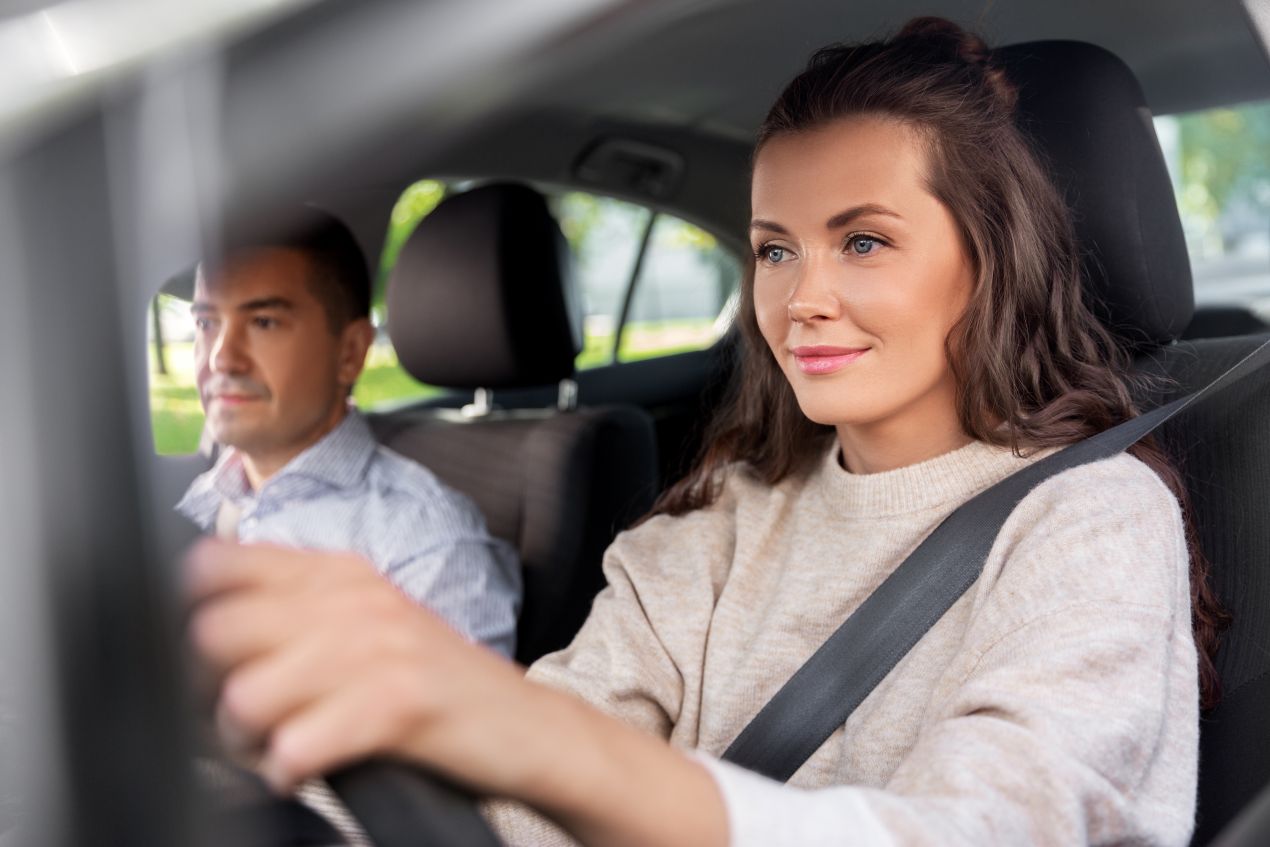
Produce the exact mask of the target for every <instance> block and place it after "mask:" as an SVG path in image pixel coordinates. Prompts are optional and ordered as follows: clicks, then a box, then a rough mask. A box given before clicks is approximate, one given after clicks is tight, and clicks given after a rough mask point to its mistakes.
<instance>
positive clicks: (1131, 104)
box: [994, 41, 1195, 348]
mask: <svg viewBox="0 0 1270 847" xmlns="http://www.w3.org/2000/svg"><path fill="white" fill-rule="evenodd" d="M994 55H995V57H996V58H997V60H998V61H999V62H1000V63H1001V64H1002V66H1003V67H1004V68H1005V72H1006V75H1007V76H1008V77H1009V78H1010V80H1011V81H1012V82H1014V84H1015V85H1016V86H1017V87H1018V89H1019V109H1018V120H1019V125H1020V126H1021V127H1022V129H1023V130H1024V132H1025V133H1026V134H1027V135H1028V136H1029V137H1030V138H1031V139H1032V141H1033V142H1034V144H1035V146H1036V147H1037V148H1038V149H1039V151H1040V152H1041V154H1042V155H1043V156H1044V157H1045V158H1046V159H1047V160H1048V163H1049V165H1050V170H1051V174H1052V176H1053V178H1054V181H1055V183H1056V184H1057V185H1058V187H1059V189H1060V190H1062V191H1063V192H1064V194H1065V196H1066V198H1067V202H1068V204H1069V205H1070V207H1071V208H1072V210H1073V212H1074V213H1075V220H1076V235H1077V241H1078V243H1077V246H1078V247H1079V248H1080V249H1081V250H1082V251H1084V254H1085V255H1084V264H1085V272H1086V275H1087V279H1088V282H1089V285H1090V286H1091V288H1090V291H1091V293H1092V295H1093V298H1092V299H1093V305H1094V307H1095V309H1096V311H1097V312H1098V315H1099V317H1101V318H1102V319H1103V320H1104V321H1105V322H1106V323H1107V324H1108V325H1109V326H1111V327H1112V329H1113V330H1115V331H1116V333H1117V334H1118V335H1119V336H1121V337H1122V338H1123V339H1124V340H1125V341H1127V342H1128V343H1129V344H1131V345H1132V346H1134V347H1136V348H1142V347H1150V346H1153V345H1156V344H1163V343H1167V342H1169V341H1172V340H1174V339H1176V338H1178V337H1179V336H1180V335H1181V334H1182V331H1183V330H1184V329H1186V326H1187V324H1188V323H1190V320H1191V314H1192V312H1194V310H1195V295H1194V288H1193V286H1192V282H1191V266H1190V262H1189V260H1188V258H1187V253H1186V241H1185V238H1184V237H1183V235H1182V222H1181V220H1180V219H1179V217H1178V212H1177V203H1176V201H1175V200H1174V196H1173V186H1172V183H1171V182H1170V180H1169V174H1168V170H1167V168H1166V167H1165V164H1164V156H1163V154H1162V153H1161V151H1160V144H1159V141H1158V140H1157V139H1156V136H1155V127H1154V125H1153V124H1152V122H1151V113H1150V111H1149V110H1148V108H1147V106H1146V100H1145V98H1144V97H1143V95H1142V88H1141V86H1139V85H1138V81H1137V79H1136V78H1135V77H1134V75H1133V71H1131V70H1129V68H1128V66H1126V65H1125V64H1124V62H1122V61H1120V60H1119V59H1118V58H1116V57H1115V56H1114V55H1112V54H1111V53H1109V52H1107V51H1106V50H1104V49H1102V48H1101V47H1095V46H1094V45H1092V44H1082V43H1080V42H1075V41H1036V42H1030V43H1026V44H1015V45H1012V46H1010V47H1003V48H1000V49H998V50H996V51H995V53H994Z"/></svg>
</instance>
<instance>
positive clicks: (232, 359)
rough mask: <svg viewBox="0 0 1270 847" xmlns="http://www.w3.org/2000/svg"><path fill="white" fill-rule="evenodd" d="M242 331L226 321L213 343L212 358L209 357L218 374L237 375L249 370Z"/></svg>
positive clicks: (213, 368)
mask: <svg viewBox="0 0 1270 847" xmlns="http://www.w3.org/2000/svg"><path fill="white" fill-rule="evenodd" d="M243 341H244V339H243V337H242V332H241V330H240V329H239V328H238V327H236V326H234V325H233V324H232V323H231V322H229V321H226V322H225V323H224V324H223V325H222V326H221V328H220V332H218V333H217V334H216V340H215V341H213V342H212V350H211V356H209V357H208V359H209V363H210V364H211V368H212V370H213V371H215V372H216V373H227V374H237V373H242V372H244V371H245V370H247V368H248V360H247V355H246V349H245V347H244V344H243Z"/></svg>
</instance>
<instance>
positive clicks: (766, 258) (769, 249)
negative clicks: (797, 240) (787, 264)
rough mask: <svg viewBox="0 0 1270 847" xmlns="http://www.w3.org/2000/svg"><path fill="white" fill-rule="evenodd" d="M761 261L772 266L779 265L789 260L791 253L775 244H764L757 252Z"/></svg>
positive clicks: (757, 256)
mask: <svg viewBox="0 0 1270 847" xmlns="http://www.w3.org/2000/svg"><path fill="white" fill-rule="evenodd" d="M755 256H756V258H758V259H759V261H762V262H767V263H768V264H770V265H779V264H781V263H782V262H784V261H785V260H786V259H788V258H789V251H788V250H786V249H785V248H784V247H777V246H775V245H773V244H764V245H763V246H762V247H760V248H758V250H757V251H756V252H755Z"/></svg>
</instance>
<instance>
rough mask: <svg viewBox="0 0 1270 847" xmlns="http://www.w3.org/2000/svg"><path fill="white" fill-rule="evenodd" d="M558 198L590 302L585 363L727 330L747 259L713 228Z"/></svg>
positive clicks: (711, 338) (710, 338)
mask: <svg viewBox="0 0 1270 847" xmlns="http://www.w3.org/2000/svg"><path fill="white" fill-rule="evenodd" d="M551 206H552V212H553V213H554V214H555V216H556V219H557V220H558V221H560V227H561V229H562V230H563V231H564V234H565V238H566V239H568V241H569V245H570V247H571V248H572V249H573V252H574V257H575V260H576V267H577V273H578V282H579V284H580V286H581V289H582V296H583V302H584V305H585V308H586V327H585V336H586V347H585V349H584V350H583V352H582V355H581V356H579V357H578V362H577V366H578V369H579V370H581V369H584V368H589V367H596V366H599V365H607V364H611V363H612V362H614V361H615V360H616V361H633V360H636V359H647V358H651V357H654V356H665V355H669V354H671V353H680V352H684V351H687V350H701V349H704V348H706V347H709V346H710V345H711V344H713V343H714V342H715V340H716V339H718V337H719V336H720V335H721V334H722V333H723V332H724V331H725V330H726V329H727V326H728V324H729V322H730V320H731V312H730V310H729V308H728V306H729V304H730V302H731V298H732V296H733V294H734V293H735V291H736V290H737V286H738V283H739V281H740V278H741V264H740V262H739V260H738V259H737V258H736V256H735V255H733V254H732V253H729V252H728V251H727V250H725V249H724V248H723V247H722V246H720V244H719V242H718V240H717V239H716V238H715V237H714V236H713V235H711V234H710V233H708V232H706V231H705V230H703V229H701V228H699V227H696V226H694V225H692V224H690V223H687V222H686V221H682V220H680V219H678V218H675V217H672V216H670V215H667V214H663V213H654V212H653V211H652V210H650V209H646V208H644V207H642V206H638V205H635V204H633V203H626V202H623V201H621V200H614V199H612V198H608V197H597V196H595V195H591V194H586V193H583V192H577V191H573V192H566V193H563V194H559V195H556V196H554V197H552V198H551ZM619 331H620V333H621V340H620V343H619V342H618V339H617V333H618V332H619Z"/></svg>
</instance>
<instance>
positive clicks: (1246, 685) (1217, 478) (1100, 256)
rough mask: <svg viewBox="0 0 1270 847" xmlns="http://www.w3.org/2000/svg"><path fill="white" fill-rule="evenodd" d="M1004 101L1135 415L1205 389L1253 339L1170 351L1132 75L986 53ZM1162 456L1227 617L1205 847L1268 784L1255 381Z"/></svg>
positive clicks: (1209, 411) (1156, 210)
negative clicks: (1119, 343)
mask: <svg viewBox="0 0 1270 847" xmlns="http://www.w3.org/2000/svg"><path fill="white" fill-rule="evenodd" d="M996 56H997V58H998V59H999V60H1000V61H1001V62H1002V64H1003V65H1004V67H1005V69H1006V73H1007V75H1008V76H1009V77H1010V78H1011V80H1012V81H1014V82H1015V84H1016V85H1018V87H1019V122H1020V125H1021V127H1022V129H1023V130H1024V131H1025V132H1026V133H1027V134H1028V136H1029V137H1031V138H1032V140H1033V142H1034V143H1035V145H1036V146H1037V148H1038V149H1039V151H1040V152H1041V153H1042V155H1043V157H1044V158H1045V159H1046V160H1047V161H1048V164H1049V167H1050V170H1051V173H1052V175H1053V178H1054V180H1055V181H1056V183H1057V185H1058V186H1059V187H1060V189H1062V190H1063V192H1064V193H1065V195H1066V197H1067V200H1068V202H1069V204H1070V206H1071V208H1072V209H1073V212H1074V215H1075V220H1076V232H1077V237H1078V238H1077V243H1078V245H1080V247H1081V248H1083V249H1084V251H1085V255H1084V266H1085V272H1086V275H1087V284H1088V295H1089V298H1090V302H1091V304H1092V305H1093V306H1094V307H1095V309H1096V311H1097V312H1098V313H1099V315H1100V316H1101V317H1102V319H1103V320H1104V321H1105V322H1106V323H1107V324H1108V325H1109V326H1110V327H1111V328H1112V329H1113V330H1114V331H1115V332H1116V333H1117V334H1118V335H1119V336H1120V337H1121V338H1122V339H1124V341H1125V342H1126V343H1127V344H1129V345H1130V347H1131V349H1132V350H1133V351H1134V352H1135V354H1136V367H1137V369H1138V371H1139V373H1141V374H1143V375H1149V376H1152V377H1156V378H1160V379H1157V380H1156V381H1155V382H1154V385H1153V386H1150V385H1149V386H1148V388H1147V389H1145V390H1144V391H1143V393H1142V396H1141V397H1140V402H1141V404H1142V405H1143V406H1144V407H1149V406H1154V405H1156V404H1158V403H1160V402H1162V401H1164V400H1167V399H1170V398H1172V397H1175V396H1178V395H1181V394H1185V393H1189V392H1190V391H1192V390H1194V389H1196V388H1198V387H1200V386H1202V385H1204V384H1206V383H1207V382H1209V381H1210V380H1212V379H1213V378H1214V377H1216V376H1217V375H1218V374H1219V373H1221V372H1222V371H1224V370H1225V369H1226V368H1228V367H1230V366H1231V365H1233V364H1234V363H1235V362H1236V361H1237V360H1239V359H1240V358H1242V357H1243V356H1244V355H1246V354H1247V353H1249V352H1250V351H1251V350H1252V349H1253V348H1254V347H1255V346H1257V345H1258V344H1259V343H1261V342H1262V341H1264V340H1265V338H1266V337H1267V336H1266V335H1265V334H1259V335H1245V336H1241V337H1231V338H1219V339H1203V340H1194V341H1189V340H1187V341H1183V340H1179V338H1180V336H1181V334H1182V332H1183V331H1184V330H1185V328H1186V327H1187V325H1188V324H1189V323H1190V321H1191V316H1192V313H1193V311H1194V294H1193V287H1192V282H1191V273H1190V263H1189V262H1188V260H1187V253H1186V244H1185V240H1184V238H1183V235H1182V227H1181V223H1180V220H1179V218H1178V212H1177V205H1176V202H1175V200H1174V196H1173V190H1172V185H1171V183H1170V180H1169V175H1168V172H1167V170H1166V167H1165V163H1164V157H1163V155H1162V153H1161V150H1160V146H1159V143H1158V141H1157V139H1156V137H1155V130H1154V126H1153V124H1152V121H1151V114H1150V111H1149V110H1148V108H1147V106H1146V101H1145V98H1144V96H1143V93H1142V90H1141V88H1140V86H1139V85H1138V82H1137V80H1136V79H1135V78H1134V76H1133V73H1132V72H1131V71H1130V70H1129V68H1128V67H1127V66H1125V65H1124V63H1123V62H1121V61H1120V60H1119V59H1117V58H1116V57H1115V56H1113V55H1112V54H1110V53H1108V52H1107V51H1105V50H1103V49H1101V48H1098V47H1094V46H1092V45H1088V44H1080V43H1075V42H1060V41H1050V42H1033V43H1027V44H1019V45H1014V46H1011V47H1006V48H1002V49H1000V50H998V51H996ZM1162 442H1163V444H1164V446H1165V447H1166V449H1168V450H1169V452H1170V453H1171V455H1172V456H1173V457H1174V458H1175V459H1176V460H1177V461H1178V462H1179V464H1180V467H1181V470H1182V473H1183V476H1184V479H1185V482H1186V485H1187V488H1188V490H1189V493H1190V496H1191V500H1192V505H1193V507H1194V513H1195V518H1196V522H1197V524H1198V529H1199V536H1200V542H1201V547H1202V550H1203V553H1204V555H1205V556H1206V557H1207V558H1208V560H1209V561H1210V563H1211V566H1212V575H1211V579H1212V583H1213V587H1214V588H1215V590H1216V592H1217V594H1218V596H1219V597H1220V599H1221V601H1222V603H1223V604H1224V605H1225V607H1226V609H1227V610H1228V611H1229V612H1230V613H1231V615H1232V617H1233V623H1232V625H1231V627H1230V629H1229V630H1228V631H1227V632H1226V634H1225V636H1224V638H1223V643H1222V646H1221V649H1220V651H1219V652H1218V654H1217V669H1218V672H1219V674H1220V676H1221V683H1222V688H1223V697H1222V701H1221V703H1220V705H1218V706H1217V707H1216V708H1214V709H1212V710H1211V711H1209V712H1206V713H1205V714H1203V716H1202V720H1201V725H1200V770H1199V780H1200V781H1199V811H1198V820H1197V828H1196V831H1195V835H1194V839H1193V843H1194V844H1197V845H1199V844H1207V843H1209V842H1210V841H1211V840H1212V838H1213V837H1214V836H1215V835H1216V834H1217V833H1218V832H1220V831H1221V829H1222V828H1223V827H1224V826H1225V825H1226V824H1227V822H1229V821H1230V820H1231V819H1232V817H1234V816H1235V815H1236V814H1237V813H1238V812H1239V811H1240V810H1241V809H1242V808H1243V807H1245V806H1246V805H1247V804H1249V803H1250V802H1251V801H1252V800H1253V798H1254V797H1255V796H1256V795H1257V793H1258V792H1259V791H1260V790H1261V789H1262V787H1263V786H1266V785H1267V784H1270V510H1268V509H1267V506H1266V502H1267V489H1268V488H1270V370H1263V371H1261V372H1260V373H1257V374H1254V375H1252V376H1250V377H1249V378H1248V379H1247V380H1245V381H1243V382H1241V383H1240V385H1239V387H1238V388H1237V389H1234V390H1232V391H1227V392H1224V393H1222V394H1220V395H1218V396H1216V397H1213V398H1212V399H1210V400H1208V401H1207V402H1205V403H1203V404H1201V405H1199V406H1198V407H1196V408H1195V409H1194V410H1192V411H1189V412H1187V413H1185V414H1184V415H1182V416H1180V417H1179V418H1177V419H1175V421H1174V422H1171V423H1170V424H1168V425H1167V426H1166V427H1165V429H1164V432H1163V434H1162Z"/></svg>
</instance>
